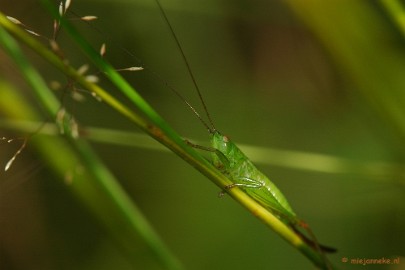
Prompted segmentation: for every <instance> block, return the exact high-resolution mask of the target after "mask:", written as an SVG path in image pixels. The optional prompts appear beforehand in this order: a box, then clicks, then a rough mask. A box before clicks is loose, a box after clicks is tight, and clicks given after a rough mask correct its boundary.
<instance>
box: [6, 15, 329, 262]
mask: <svg viewBox="0 0 405 270" xmlns="http://www.w3.org/2000/svg"><path fill="white" fill-rule="evenodd" d="M62 21H63V20H62ZM0 25H2V26H3V27H4V28H6V29H7V30H8V31H9V32H11V33H13V35H15V36H16V37H17V38H18V39H20V40H21V41H22V42H23V43H25V44H27V45H28V46H30V47H31V48H32V49H33V50H34V51H36V52H37V53H38V54H40V55H41V56H42V57H43V58H44V59H46V60H48V61H49V62H50V63H51V64H53V65H54V66H55V67H57V68H58V69H60V70H61V71H62V72H63V73H65V74H66V75H67V76H69V77H70V78H72V79H74V80H75V81H76V82H78V83H79V84H81V85H82V86H83V87H84V88H86V89H88V90H89V91H92V92H95V93H96V94H97V95H99V96H100V97H101V98H102V99H103V100H104V101H105V103H107V104H108V105H110V106H111V107H112V108H114V109H115V110H117V111H118V112H120V113H121V114H122V115H124V116H125V117H127V118H129V119H130V120H131V121H132V122H133V123H135V124H136V125H137V126H138V127H139V128H141V129H142V130H144V131H145V132H146V133H148V134H149V135H150V136H152V137H153V138H154V139H156V140H157V141H159V142H160V143H162V144H164V145H165V146H166V147H168V148H169V149H171V150H172V151H173V152H174V153H176V154H177V155H179V156H180V157H181V158H182V159H184V160H185V161H187V162H188V163H189V164H190V165H192V166H193V167H195V168H196V169H198V170H199V171H200V172H201V173H203V174H204V175H205V176H207V177H208V178H209V179H211V180H212V181H213V182H214V183H215V184H216V185H218V186H219V187H220V188H222V189H223V188H224V187H225V186H227V185H229V184H231V182H230V181H229V179H228V178H226V177H225V176H224V175H223V174H221V173H220V172H219V171H218V170H216V169H215V168H214V167H213V166H212V165H211V164H210V163H209V162H208V161H207V160H205V159H204V158H203V157H201V155H199V154H198V153H197V152H196V151H194V149H192V148H190V147H188V146H187V145H186V144H185V143H184V141H183V140H182V138H181V137H180V136H178V135H177V133H176V132H175V131H173V130H172V129H171V128H170V127H169V125H167V124H166V122H165V121H164V120H163V119H162V118H161V117H160V116H159V115H158V114H157V113H156V112H155V111H154V110H153V109H152V108H151V107H150V106H149V105H148V104H147V103H146V102H145V101H144V100H143V99H142V98H141V97H140V96H139V95H138V94H136V91H135V89H133V88H132V87H131V86H130V85H129V84H128V83H127V82H125V81H124V80H123V79H122V77H121V76H120V75H119V74H118V73H117V72H115V70H114V68H113V67H111V66H110V65H109V64H107V63H106V62H105V60H103V59H102V58H101V57H100V56H99V55H98V53H97V52H96V51H95V50H94V49H92V48H91V46H89V45H88V43H87V42H86V41H85V40H84V39H83V38H82V37H81V36H80V35H79V34H78V33H77V31H76V30H75V29H74V28H73V27H72V26H71V25H70V24H68V23H67V22H64V21H63V26H64V27H65V29H66V30H67V31H68V33H70V34H71V35H72V37H73V38H74V39H75V40H76V41H77V43H78V44H79V46H80V47H81V48H83V50H84V51H85V52H86V54H87V55H88V56H89V58H90V59H91V60H92V61H93V62H94V63H95V65H96V66H97V67H98V68H99V69H100V70H102V71H103V72H105V73H106V74H107V75H108V77H109V78H110V79H111V81H112V82H113V83H114V84H115V86H117V88H118V89H120V90H121V91H123V93H124V94H126V95H127V97H128V98H129V99H130V101H131V102H133V103H134V105H136V106H137V108H138V109H139V110H140V111H141V112H142V113H143V114H144V115H145V116H146V117H147V120H146V119H145V118H143V117H141V116H139V115H138V114H136V113H134V112H133V111H132V110H130V109H129V108H128V107H126V106H124V105H123V104H122V103H120V102H119V101H118V100H116V99H115V98H114V97H112V96H111V95H109V94H108V93H107V92H106V91H104V90H103V89H102V88H100V87H99V86H97V85H95V84H92V83H90V82H88V81H86V80H85V79H84V78H83V77H82V76H80V74H78V73H77V72H76V71H75V70H74V69H73V68H71V67H70V66H67V65H66V64H65V63H64V62H62V61H61V60H60V59H59V58H58V57H57V56H55V55H54V54H53V53H52V52H51V51H49V50H48V49H46V48H45V47H44V46H43V45H42V44H40V43H39V42H37V41H36V40H35V39H33V38H32V37H31V36H30V35H29V34H27V33H26V32H25V31H22V30H21V29H19V28H18V27H16V26H15V25H14V24H12V23H10V22H9V21H8V20H7V19H6V18H5V17H4V16H3V15H2V14H0ZM18 61H19V60H18V59H17V60H16V62H18ZM41 89H42V91H48V90H47V88H46V87H45V88H38V87H37V90H39V91H41ZM43 95H44V96H46V95H47V94H43ZM40 96H41V95H40ZM41 100H42V102H43V103H44V104H47V99H46V98H41ZM53 103H54V102H52V104H48V105H49V107H50V108H51V109H50V111H51V112H52V113H55V112H56V108H57V107H58V106H55V104H53ZM48 105H47V106H48ZM71 141H72V143H74V144H76V145H77V146H78V148H79V150H80V151H79V152H80V153H81V155H82V156H83V159H84V160H87V162H88V165H89V166H90V167H94V166H95V167H97V165H96V164H92V162H95V161H96V160H97V159H96V157H94V156H93V155H92V154H90V153H89V152H88V148H87V146H86V145H84V142H80V143H78V142H76V141H75V140H71ZM88 159H89V160H88ZM98 171H99V173H103V174H106V175H107V174H108V173H107V172H105V171H104V169H99V170H98ZM103 171H104V172H103ZM110 176H111V175H110ZM104 187H105V188H106V189H109V188H111V187H109V186H108V185H104ZM114 189H117V188H114V187H112V190H114ZM228 193H229V194H230V195H231V196H232V197H233V198H234V199H235V200H237V201H238V202H239V203H240V204H242V205H243V206H244V207H245V208H247V209H248V210H249V211H250V212H251V213H252V214H253V215H254V216H256V217H257V218H259V219H260V220H262V221H263V222H264V223H265V224H266V225H267V226H269V227H270V228H271V229H273V230H274V231H275V232H276V233H278V234H279V235H280V236H281V237H282V238H284V239H285V240H286V241H287V242H289V243H290V244H291V245H293V246H294V247H295V248H297V249H298V250H299V251H300V252H301V253H302V254H304V255H305V256H306V257H307V258H309V259H310V260H311V261H312V262H313V263H314V264H315V265H317V266H318V267H320V268H323V269H326V268H327V266H326V265H325V262H324V261H323V258H322V256H321V255H320V254H319V253H317V252H316V251H314V250H313V249H312V248H311V247H309V246H308V245H306V243H305V242H304V241H303V240H302V239H301V238H300V237H299V236H298V235H297V234H295V233H294V232H293V231H292V230H291V229H290V228H289V227H288V226H286V225H285V224H284V223H283V222H281V221H280V220H279V219H278V218H277V217H275V216H274V215H273V214H272V213H270V212H269V211H268V210H266V209H265V208H263V207H262V206H261V205H260V204H258V203H257V202H256V201H255V200H253V199H252V198H250V197H249V196H248V195H247V194H246V193H244V192H243V191H242V190H240V189H238V188H233V189H230V190H228ZM122 210H123V211H126V210H125V209H122Z"/></svg>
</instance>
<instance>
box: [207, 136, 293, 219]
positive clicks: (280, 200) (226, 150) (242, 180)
mask: <svg viewBox="0 0 405 270" xmlns="http://www.w3.org/2000/svg"><path fill="white" fill-rule="evenodd" d="M211 146H212V147H213V148H215V149H216V150H218V151H215V152H212V159H213V163H214V165H215V166H216V167H217V168H219V169H220V170H221V171H222V172H223V173H225V174H226V175H227V176H228V177H229V178H230V179H231V180H232V182H233V183H234V184H232V185H230V186H229V187H228V188H232V187H234V186H238V187H240V188H242V189H243V190H244V191H245V192H246V193H247V194H248V195H249V196H251V197H252V198H254V199H255V200H256V201H258V202H259V203H260V204H261V205H262V206H264V207H265V208H267V209H268V210H270V211H271V212H272V213H273V214H275V215H276V216H278V217H279V218H281V219H283V220H284V219H287V220H285V221H287V223H289V224H291V223H295V221H297V220H298V218H297V216H296V214H295V213H294V211H293V210H292V208H291V206H290V204H289V203H288V201H287V199H286V198H285V197H284V195H283V194H282V193H281V191H280V190H279V189H278V188H277V187H276V186H275V185H274V184H273V183H272V182H271V181H270V180H269V178H267V176H265V175H264V174H263V173H262V172H261V171H260V170H258V169H257V168H256V166H255V165H254V164H253V163H252V162H251V161H250V160H249V158H248V157H247V156H246V155H245V154H244V153H243V152H242V151H241V150H240V149H239V147H237V146H236V144H234V143H233V142H232V141H231V140H230V139H229V138H228V137H227V136H224V135H222V134H221V133H220V132H218V131H214V132H213V133H212V135H211Z"/></svg>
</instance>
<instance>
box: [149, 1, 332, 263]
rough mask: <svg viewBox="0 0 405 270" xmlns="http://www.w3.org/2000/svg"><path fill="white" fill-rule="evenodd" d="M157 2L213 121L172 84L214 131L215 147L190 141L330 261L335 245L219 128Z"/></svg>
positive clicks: (200, 118) (204, 122)
mask: <svg viewBox="0 0 405 270" xmlns="http://www.w3.org/2000/svg"><path fill="white" fill-rule="evenodd" d="M156 3H157V5H158V7H159V9H160V11H161V13H162V16H163V18H164V20H165V21H166V24H167V26H168V27H169V28H170V32H171V34H172V37H173V38H174V40H175V42H176V45H177V47H178V49H179V51H180V53H181V55H182V58H183V61H184V63H185V64H186V67H187V70H188V73H189V75H190V77H191V79H192V81H193V84H194V87H195V89H196V91H197V94H198V97H199V99H200V101H201V103H202V105H203V108H204V111H205V114H206V116H207V118H208V120H209V122H208V123H209V124H207V122H206V121H204V120H203V119H202V117H201V116H200V114H199V113H198V112H197V111H196V109H195V108H194V107H193V106H191V105H190V104H189V102H188V101H187V100H185V99H184V98H183V97H182V96H181V95H180V93H179V92H178V91H177V90H176V89H174V88H173V87H170V86H169V88H170V89H171V90H172V91H173V92H174V93H175V94H176V95H177V96H178V97H179V98H180V99H181V100H182V101H183V102H185V103H186V105H187V106H188V107H189V108H190V109H191V110H192V111H193V113H194V114H195V115H196V116H197V118H198V119H199V120H200V121H201V122H202V124H203V125H204V126H205V127H206V128H207V130H208V131H209V133H210V137H211V139H210V142H211V147H204V146H199V145H195V144H193V143H190V142H188V141H187V143H188V144H189V145H191V146H193V147H195V148H199V149H202V150H207V151H210V152H211V153H212V155H211V156H212V163H213V164H214V166H215V167H216V168H218V169H219V170H220V171H221V172H222V173H223V174H225V175H226V176H227V177H228V178H229V179H230V180H231V181H232V182H233V184H231V185H228V186H226V187H225V189H230V188H233V187H239V188H241V189H242V190H243V191H244V192H245V193H247V194H248V195H249V196H250V197H252V198H253V199H254V200H256V201H257V202H258V203H259V204H261V205H262V206H264V207H265V208H266V209H268V210H269V211H270V212H271V213H272V214H274V215H275V216H277V217H278V218H279V219H280V220H281V221H282V222H284V223H285V224H286V225H288V226H289V227H290V228H291V229H292V230H293V231H295V232H296V233H297V234H298V235H299V236H300V237H301V238H302V239H303V240H304V241H305V242H306V243H308V244H309V245H310V246H312V247H313V248H314V249H316V250H318V251H319V252H321V253H322V256H323V257H324V259H325V260H327V259H326V257H325V256H324V254H323V252H335V251H336V250H335V249H334V248H330V247H326V246H322V245H319V244H318V242H317V240H316V238H315V236H314V234H313V233H312V231H311V230H310V228H309V226H308V224H307V223H305V222H304V221H303V220H301V219H300V218H298V216H297V215H296V214H295V212H294V211H293V209H292V207H291V206H290V204H289V203H288V201H287V199H286V197H285V196H284V195H283V193H282V192H281V191H280V190H279V189H278V188H277V186H276V185H275V184H274V183H273V182H272V181H270V179H269V178H268V177H267V176H266V175H264V174H263V173H262V172H261V171H260V170H258V169H257V168H256V167H255V165H254V164H253V163H252V162H251V161H250V159H249V158H248V157H247V156H246V155H245V154H244V153H243V152H242V151H241V150H240V149H239V147H238V146H237V145H236V144H235V143H233V142H232V141H231V140H230V139H229V137H227V136H224V135H222V134H221V133H220V132H219V131H218V130H217V129H216V128H215V126H214V124H213V121H212V119H211V117H210V114H209V112H208V110H207V107H206V104H205V102H204V99H203V97H202V94H201V91H200V89H199V87H198V85H197V83H196V80H195V78H194V75H193V72H192V71H191V68H190V65H189V63H188V60H187V58H186V56H185V54H184V52H183V49H182V47H181V45H180V42H179V40H178V39H177V36H176V34H175V32H174V30H173V28H172V26H171V24H170V22H169V20H168V18H167V16H166V13H165V12H164V10H163V8H162V6H161V5H160V3H159V0H156ZM221 194H222V193H221ZM299 227H301V228H303V229H305V230H306V231H307V232H308V234H309V235H310V238H312V240H311V239H309V238H307V237H306V236H305V235H304V234H303V233H301V232H300V231H299V229H298V228H299ZM326 264H327V265H328V266H329V262H327V263H326Z"/></svg>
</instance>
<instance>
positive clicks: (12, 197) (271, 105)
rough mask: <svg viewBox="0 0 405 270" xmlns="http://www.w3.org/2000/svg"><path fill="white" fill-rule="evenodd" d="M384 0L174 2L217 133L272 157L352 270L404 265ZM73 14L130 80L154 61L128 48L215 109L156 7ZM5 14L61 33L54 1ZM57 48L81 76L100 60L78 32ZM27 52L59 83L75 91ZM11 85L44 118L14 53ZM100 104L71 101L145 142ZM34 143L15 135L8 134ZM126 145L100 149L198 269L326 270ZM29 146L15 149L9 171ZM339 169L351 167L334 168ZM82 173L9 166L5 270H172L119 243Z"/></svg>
mask: <svg viewBox="0 0 405 270" xmlns="http://www.w3.org/2000/svg"><path fill="white" fill-rule="evenodd" d="M385 2H389V1H360V0H354V1H349V0H342V1H337V0H330V1H315V0H308V1H298V0H296V1H294V0H286V1H260V0H256V1H247V0H245V1H225V0H222V1H218V0H217V1H214V0H205V1H200V0H198V1H196V0H195V1H184V0H183V1H182V0H177V1H172V0H162V5H163V7H164V9H165V10H166V12H167V15H168V17H169V19H170V21H171V23H172V26H173V28H174V30H175V32H176V34H177V36H178V38H179V40H180V42H181V44H182V47H183V49H184V52H185V54H186V55H187V58H188V60H189V62H190V65H191V67H192V70H193V72H194V74H195V77H196V79H197V82H198V84H199V86H200V88H201V89H202V92H203V96H204V98H205V101H206V103H207V106H208V108H209V111H210V114H211V116H212V118H213V119H214V122H215V125H216V127H217V128H218V129H219V130H220V131H221V132H222V133H224V134H227V135H229V136H230V137H231V138H232V139H233V140H234V141H236V142H237V143H241V144H244V145H251V146H255V147H259V148H260V149H262V150H266V151H267V153H268V155H269V160H270V161H269V162H266V159H263V158H259V157H255V156H254V154H253V156H252V159H256V160H259V162H258V167H259V168H260V169H262V170H263V171H264V172H265V173H266V174H267V175H268V176H269V177H270V179H272V180H273V181H274V182H275V183H276V184H277V185H278V186H279V187H280V189H281V190H282V191H283V193H284V194H285V195H286V197H287V198H288V199H289V201H290V203H291V204H292V206H293V208H294V209H295V210H296V212H297V213H298V215H299V216H300V217H301V218H302V219H304V220H305V221H307V222H308V223H309V224H310V225H311V227H312V229H313V231H314V232H315V233H316V235H317V237H318V239H320V242H322V243H324V244H327V245H330V246H333V247H336V248H337V249H338V253H336V254H334V255H331V256H330V258H331V261H332V262H333V263H334V264H335V265H336V266H337V267H338V268H339V269H359V268H361V267H363V268H366V269H369V268H372V269H395V270H398V269H405V258H404V251H405V244H404V243H405V236H404V227H405V218H404V208H405V203H404V181H405V180H404V178H405V171H404V168H403V167H404V165H403V164H404V158H405V152H404V150H405V145H404V143H403V141H404V138H405V42H404V39H403V36H402V34H401V29H400V28H398V27H397V25H396V24H395V22H394V20H393V18H392V17H391V15H390V13H389V12H387V10H386V9H385V8H384V3H385ZM71 9H72V11H73V12H74V13H75V14H76V15H80V16H82V15H97V16H98V17H99V20H97V21H96V22H95V23H94V25H95V28H94V27H89V26H88V25H86V24H85V23H80V22H76V23H75V24H76V26H77V27H78V28H79V29H80V31H81V32H82V33H83V34H84V35H85V37H86V38H87V39H88V40H90V41H91V43H92V44H94V46H95V47H97V48H98V47H100V46H101V44H102V43H103V42H105V43H106V44H107V54H106V56H105V57H106V59H108V60H109V61H110V62H111V63H112V64H113V65H114V66H115V67H116V68H125V67H128V66H134V65H135V66H136V65H139V63H138V62H137V61H136V59H134V58H133V57H130V56H129V55H128V54H127V53H126V52H125V51H124V48H125V49H126V50H128V51H130V52H131V53H132V54H134V55H136V57H138V58H140V59H142V61H143V63H145V64H146V65H147V66H148V67H149V68H150V70H152V71H153V72H156V73H157V74H159V76H160V77H162V78H164V80H166V81H167V82H169V83H170V84H172V85H174V86H175V87H176V89H178V90H179V91H180V92H181V93H182V94H183V95H184V96H185V98H186V99H187V100H188V101H190V103H192V104H195V106H196V107H197V108H198V110H201V106H200V105H199V101H198V99H197V95H196V93H195V90H194V89H193V86H192V83H191V80H190V77H189V75H188V74H187V70H186V67H185V65H184V63H183V62H182V59H181V56H180V53H179V51H178V49H177V48H176V46H175V43H174V41H173V38H172V37H171V34H170V32H169V30H168V27H167V25H165V22H164V21H163V18H162V16H161V14H160V12H159V9H158V7H157V6H156V4H155V2H154V1H146V0H139V1H138V0H133V1H130V0H120V1H111V0H110V1H107V0H106V1H102V0H80V1H73V4H72V8H71ZM0 10H1V11H2V12H4V13H5V14H7V15H10V16H12V17H15V18H18V19H19V20H21V21H22V22H24V23H25V24H26V25H28V26H29V27H31V28H32V29H35V30H36V31H37V32H40V33H42V34H44V35H48V36H50V35H51V34H52V19H51V17H50V15H49V14H48V13H47V11H46V10H45V9H44V8H43V7H42V6H41V5H40V4H39V1H34V0H24V1H22V2H20V3H19V4H18V5H16V4H15V2H14V1H11V0H2V1H1V3H0ZM75 14H73V13H71V14H69V16H70V17H72V18H74V17H75V16H76V15H75ZM96 28H97V29H99V30H97V29H96ZM100 32H101V34H100ZM58 40H59V44H60V45H61V47H62V48H63V50H64V52H65V53H66V57H67V58H68V59H69V60H70V63H71V64H72V65H73V66H75V67H79V66H80V65H81V64H84V63H87V62H88V60H87V59H86V58H85V57H84V56H83V55H82V54H81V53H80V50H79V49H78V48H77V46H76V45H75V44H74V43H73V42H72V41H71V40H70V39H69V37H68V36H67V35H66V34H64V33H63V32H62V33H61V35H60V37H59V39H58ZM26 52H27V54H28V55H29V56H30V59H31V60H32V61H33V62H34V63H35V64H36V66H37V68H38V70H39V71H40V72H41V74H42V75H43V76H44V78H45V79H46V80H48V81H52V80H60V81H62V82H63V80H64V77H63V75H61V74H60V73H59V72H58V71H57V70H55V68H53V67H50V66H49V65H48V64H46V63H45V61H44V60H42V59H40V58H39V57H38V56H37V55H35V54H34V53H32V52H31V51H30V50H26ZM92 72H97V71H95V70H94V69H93V70H92ZM124 75H125V77H126V78H127V79H128V81H130V82H131V84H133V85H134V86H135V88H136V89H137V90H138V91H139V92H140V93H141V94H142V95H143V96H144V97H145V98H146V99H147V101H148V102H150V103H151V104H152V105H153V106H154V107H155V108H156V109H157V110H158V111H159V113H160V114H161V115H163V117H164V118H165V119H166V120H167V121H168V122H169V123H170V124H171V125H173V127H174V128H175V129H176V130H177V131H178V132H179V133H180V134H181V135H182V136H184V137H185V138H189V139H191V140H196V141H202V142H204V143H205V144H208V134H207V132H206V130H205V128H204V127H203V126H202V125H201V123H199V122H198V120H197V119H196V118H195V116H194V115H193V114H192V113H191V112H190V111H189V109H188V108H187V107H186V106H185V105H184V104H183V103H182V102H181V101H179V100H178V98H177V97H176V96H175V95H174V94H173V93H172V92H171V91H170V90H169V89H168V88H167V87H166V86H165V85H164V83H162V82H161V81H160V80H159V79H158V78H157V77H156V76H155V75H153V74H152V73H151V72H149V71H143V72H137V73H125V74H124ZM0 81H1V86H0V88H1V87H6V86H5V85H12V87H14V88H15V91H18V92H20V93H22V94H23V95H24V97H26V98H27V99H28V100H29V101H30V102H31V105H32V106H34V107H36V108H38V109H39V110H41V107H40V105H39V104H38V102H36V100H35V98H34V96H33V95H32V93H31V89H30V87H28V86H27V85H26V84H25V83H24V80H23V79H22V77H21V74H19V72H18V71H17V69H16V68H15V66H14V64H13V63H12V61H11V60H10V58H9V57H8V56H7V55H6V53H5V52H4V51H3V50H2V49H0ZM101 84H102V85H104V86H106V87H107V89H108V86H109V85H108V83H106V82H105V80H102V82H101ZM111 93H113V94H116V95H118V96H119V94H118V93H116V92H114V90H111ZM56 95H58V96H62V94H61V93H56ZM86 97H87V98H86V100H85V101H84V102H77V101H75V100H73V99H72V98H69V97H65V98H64V100H63V101H64V104H65V106H66V107H67V108H68V109H69V110H70V111H71V112H72V114H74V116H75V118H76V119H77V120H78V121H79V123H80V125H82V126H85V127H86V126H89V127H103V128H107V129H110V130H125V131H130V132H138V130H137V129H136V128H134V127H133V125H132V124H131V123H129V122H128V121H127V120H126V119H124V118H123V117H122V116H120V115H118V114H117V113H116V112H114V111H113V110H111V109H110V108H108V107H107V106H105V105H104V104H103V103H100V102H97V101H96V100H94V99H92V98H91V97H90V96H86ZM123 100H124V99H123ZM0 113H1V115H0V117H1V120H2V122H1V123H4V120H7V119H8V118H7V116H6V113H5V112H4V111H3V110H1V109H0ZM48 120H49V119H48ZM21 134H22V133H21V132H17V133H13V132H12V131H10V130H9V129H7V128H6V127H5V126H4V125H3V126H1V125H0V137H3V136H4V137H7V138H15V137H18V136H21ZM36 136H40V135H36ZM119 143H120V142H117V141H114V140H113V139H112V141H110V143H109V144H108V143H107V144H106V143H103V144H102V143H97V142H93V143H92V146H93V147H94V149H95V150H96V152H97V153H98V154H99V155H100V157H101V158H102V160H103V161H104V163H105V164H106V165H107V167H108V168H109V169H111V171H112V172H113V173H114V175H115V176H116V177H117V178H118V179H119V181H120V183H121V184H122V186H123V187H124V189H125V190H126V191H127V192H128V194H129V195H130V197H131V198H132V199H133V201H134V202H135V203H136V204H137V205H138V206H139V208H140V209H141V210H142V212H143V213H144V214H145V216H146V217H147V218H148V220H149V222H150V223H151V224H152V225H153V227H154V228H155V229H156V231H157V233H158V234H159V235H160V236H161V238H162V239H163V241H164V242H165V243H166V244H167V246H168V247H169V248H170V249H171V251H172V252H173V253H174V254H175V255H176V256H177V257H178V259H179V260H180V261H181V262H182V264H183V265H184V267H185V268H186V269H313V266H312V265H311V263H310V262H309V261H308V260H307V259H306V258H305V257H303V256H302V255H301V254H299V253H298V252H296V250H294V249H293V248H292V247H290V246H289V245H288V244H286V243H285V242H284V241H283V240H281V238H279V237H278V236H277V235H276V234H274V233H273V232H272V231H269V230H268V228H267V227H265V226H264V225H263V224H262V223H260V222H259V221H258V220H256V219H255V218H254V217H253V216H252V215H251V214H249V213H248V212H246V211H245V210H244V209H243V208H241V207H240V206H239V205H238V204H236V203H235V202H234V201H232V200H231V199H230V198H229V197H227V196H225V197H224V198H221V199H219V198H218V197H217V194H218V192H219V190H218V188H217V187H216V186H214V185H213V184H212V183H211V182H210V181H207V179H206V178H204V177H203V176H202V175H201V174H199V173H198V172H197V171H195V170H194V169H193V168H191V167H190V166H188V165H187V164H186V163H185V162H184V161H183V160H181V159H179V158H177V157H176V156H175V155H173V154H172V153H169V152H166V151H156V150H154V149H153V144H152V142H151V143H150V144H149V143H147V144H146V145H145V147H139V148H137V147H130V146H122V145H119ZM19 145H20V142H19V141H14V142H13V143H9V144H7V143H5V142H2V143H1V144H0V164H1V167H3V166H5V164H6V163H7V161H8V160H9V159H10V158H11V157H12V156H13V154H14V153H15V152H16V151H17V149H18V147H19ZM275 150H277V151H275ZM280 150H281V152H280ZM288 151H298V152H299V153H306V154H324V155H328V156H321V158H320V159H315V158H312V159H311V158H308V159H306V158H305V157H307V156H297V155H296V152H288ZM277 155H282V156H280V158H278V156H277ZM298 157H299V158H298ZM309 157H310V156H309ZM322 157H323V158H322ZM327 157H333V158H337V160H338V161H342V162H343V164H344V166H343V165H342V166H338V165H336V166H334V163H333V164H330V163H323V162H327V161H330V159H327ZM339 164H340V163H339ZM300 167H304V168H305V167H312V168H318V169H312V170H311V169H299V168H300ZM68 174H69V172H66V174H65V175H58V174H55V173H54V172H53V171H52V170H51V169H50V168H49V166H48V162H47V160H46V159H45V160H44V159H41V155H39V154H38V153H37V152H36V151H35V149H34V148H33V147H31V145H30V144H29V143H28V147H27V148H26V149H25V150H24V151H23V153H22V154H21V155H19V156H18V158H17V160H16V162H15V163H14V165H13V166H12V168H11V169H10V170H9V171H7V172H4V171H3V169H1V171H0V196H1V197H0V268H1V269H2V270H3V269H7V270H8V269H120V270H121V269H122V270H125V269H162V267H161V266H160V265H159V263H158V262H157V261H156V259H155V258H154V257H153V255H152V254H151V252H150V250H149V249H148V247H147V246H146V245H145V244H144V243H143V241H142V240H141V239H140V238H139V241H134V242H133V243H132V244H133V246H132V247H131V251H130V252H129V251H128V249H126V248H125V247H123V246H121V245H120V244H119V243H118V242H117V241H116V240H114V238H113V237H111V235H110V234H109V233H108V231H107V230H106V229H105V227H104V226H103V225H102V224H101V223H100V221H99V220H98V219H97V218H95V217H94V215H93V214H92V212H91V211H89V209H88V208H86V207H85V206H84V205H83V204H82V203H81V201H80V200H78V199H77V198H76V197H75V196H74V195H73V194H72V193H71V192H70V184H69V183H64V179H65V178H68V177H67V176H66V175H68ZM58 180H59V181H58ZM65 182H66V181H65ZM73 183H74V178H73ZM116 230H120V228H116ZM345 257H347V258H349V261H350V259H352V258H354V259H355V258H366V259H368V258H369V259H374V258H375V259H378V258H382V257H385V258H398V257H400V259H401V262H400V264H399V265H368V266H360V265H353V264H351V263H350V262H348V263H343V262H342V258H345Z"/></svg>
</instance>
